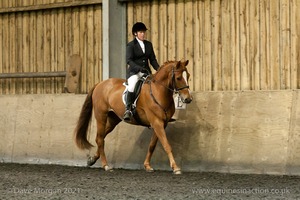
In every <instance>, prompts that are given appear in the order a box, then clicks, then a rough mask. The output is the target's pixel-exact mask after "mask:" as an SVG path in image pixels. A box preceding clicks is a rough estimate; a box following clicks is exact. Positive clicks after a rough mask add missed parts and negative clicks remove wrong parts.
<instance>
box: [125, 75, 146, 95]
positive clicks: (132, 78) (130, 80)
mask: <svg viewBox="0 0 300 200" xmlns="http://www.w3.org/2000/svg"><path fill="white" fill-rule="evenodd" d="M143 75H144V73H142V72H139V73H137V74H134V75H132V76H130V77H129V78H128V80H127V83H128V86H127V89H128V91H129V92H134V88H135V84H136V83H137V82H138V80H139V79H140V78H141V77H142V76H143Z"/></svg>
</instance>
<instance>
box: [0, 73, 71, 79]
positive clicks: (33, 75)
mask: <svg viewBox="0 0 300 200" xmlns="http://www.w3.org/2000/svg"><path fill="white" fill-rule="evenodd" d="M73 74H74V73H73ZM65 76H66V72H65V71H57V72H14V73H1V74H0V78H1V79H7V78H51V77H65ZM74 76H75V75H74Z"/></svg>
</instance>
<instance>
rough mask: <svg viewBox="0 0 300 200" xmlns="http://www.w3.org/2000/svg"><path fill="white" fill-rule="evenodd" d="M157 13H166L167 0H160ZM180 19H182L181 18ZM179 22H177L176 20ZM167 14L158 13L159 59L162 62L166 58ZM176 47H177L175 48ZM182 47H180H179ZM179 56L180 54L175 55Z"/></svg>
mask: <svg viewBox="0 0 300 200" xmlns="http://www.w3.org/2000/svg"><path fill="white" fill-rule="evenodd" d="M158 12H159V13H167V0H162V1H160V4H159V11H158ZM181 21H182V20H181ZM178 23H179V22H178ZM167 32H168V31H167V15H159V48H160V52H159V55H158V57H159V60H160V62H161V63H164V62H165V61H167V60H168V50H167V44H168V35H167ZM177 49H178V48H177ZM180 49H182V48H180ZM177 56H180V55H177Z"/></svg>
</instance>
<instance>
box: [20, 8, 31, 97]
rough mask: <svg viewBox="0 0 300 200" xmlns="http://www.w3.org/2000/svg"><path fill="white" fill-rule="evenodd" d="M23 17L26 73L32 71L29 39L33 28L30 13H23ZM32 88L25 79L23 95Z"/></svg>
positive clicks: (24, 68)
mask: <svg viewBox="0 0 300 200" xmlns="http://www.w3.org/2000/svg"><path fill="white" fill-rule="evenodd" d="M22 14H23V16H22V18H23V24H22V25H23V26H22V30H23V33H22V37H23V38H22V50H21V51H22V54H23V55H22V64H21V66H22V69H21V70H22V71H23V72H26V71H29V70H30V69H29V68H30V54H29V49H30V46H29V45H30V41H29V37H30V31H31V27H30V26H29V13H28V12H24V13H22ZM30 87H31V83H30V81H28V80H26V79H23V94H28V93H29V92H30Z"/></svg>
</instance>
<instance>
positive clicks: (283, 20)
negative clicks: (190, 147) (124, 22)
mask: <svg viewBox="0 0 300 200" xmlns="http://www.w3.org/2000/svg"><path fill="white" fill-rule="evenodd" d="M127 14H128V30H129V31H128V40H131V39H132V35H131V33H130V30H131V27H132V25H133V24H134V23H135V22H136V21H142V22H144V23H145V24H146V26H147V27H148V28H149V29H150V30H149V31H148V32H147V34H148V39H149V40H151V41H152V43H153V45H154V48H155V52H156V55H157V58H158V61H159V63H163V62H165V61H167V60H174V59H176V60H179V59H181V58H186V59H189V60H190V61H191V62H190V64H189V69H190V71H191V72H192V73H191V74H192V76H191V84H192V88H193V90H195V91H227V90H285V89H299V88H300V1H299V0H201V1H200V0H161V1H151V0H148V1H131V2H130V3H129V4H128V11H127Z"/></svg>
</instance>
